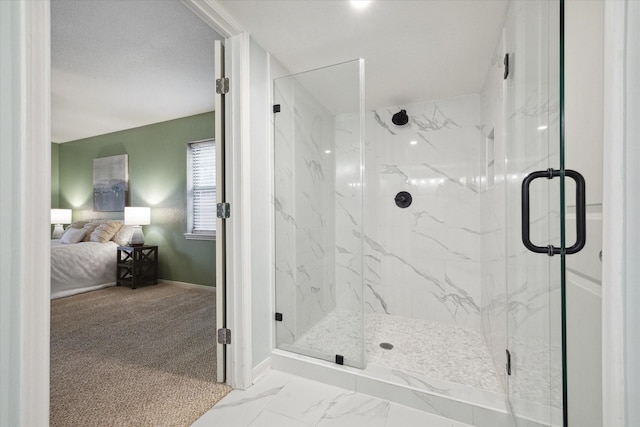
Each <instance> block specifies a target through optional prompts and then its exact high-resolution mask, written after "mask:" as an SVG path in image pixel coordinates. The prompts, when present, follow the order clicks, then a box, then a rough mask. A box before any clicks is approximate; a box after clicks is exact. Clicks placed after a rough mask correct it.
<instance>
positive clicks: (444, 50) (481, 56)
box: [218, 0, 509, 108]
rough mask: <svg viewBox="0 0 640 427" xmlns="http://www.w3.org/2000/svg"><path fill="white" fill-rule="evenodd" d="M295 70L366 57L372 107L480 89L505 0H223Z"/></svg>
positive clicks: (263, 43)
mask: <svg viewBox="0 0 640 427" xmlns="http://www.w3.org/2000/svg"><path fill="white" fill-rule="evenodd" d="M218 3H220V4H221V5H222V6H223V7H224V8H225V9H226V10H227V11H228V12H229V13H230V14H231V15H232V16H233V17H234V18H235V19H236V20H237V21H238V23H239V24H240V25H241V26H242V27H243V28H244V29H245V30H247V31H248V32H250V33H251V35H252V37H253V38H254V40H256V42H258V43H259V44H260V45H261V46H262V47H264V48H265V49H266V50H267V51H269V52H271V54H272V55H273V56H274V57H275V58H277V59H278V60H279V61H280V62H281V63H282V65H284V66H285V67H286V68H287V69H288V71H290V72H291V73H299V72H302V71H307V70H311V69H315V68H319V67H324V66H327V65H331V64H336V63H341V62H345V61H349V60H352V59H356V58H364V59H365V70H366V71H365V75H366V76H365V82H366V92H365V100H366V105H367V107H368V108H378V107H384V106H393V105H402V104H407V103H410V102H416V101H425V100H435V99H440V98H443V97H448V96H454V95H463V94H470V93H478V92H479V91H480V89H481V88H482V85H483V83H484V79H485V76H486V73H487V70H488V68H489V66H490V62H491V59H492V56H493V53H494V52H495V48H496V44H497V42H498V39H499V36H500V32H501V28H502V22H503V21H504V18H505V15H506V12H507V8H508V5H509V2H508V0H440V1H438V0H414V1H410V0H372V1H371V2H369V5H368V6H367V7H366V8H364V9H356V8H354V7H353V6H352V4H351V2H350V1H349V0H298V1H293V0H219V1H218Z"/></svg>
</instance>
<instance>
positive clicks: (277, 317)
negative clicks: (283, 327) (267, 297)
mask: <svg viewBox="0 0 640 427" xmlns="http://www.w3.org/2000/svg"><path fill="white" fill-rule="evenodd" d="M276 322H282V313H276Z"/></svg>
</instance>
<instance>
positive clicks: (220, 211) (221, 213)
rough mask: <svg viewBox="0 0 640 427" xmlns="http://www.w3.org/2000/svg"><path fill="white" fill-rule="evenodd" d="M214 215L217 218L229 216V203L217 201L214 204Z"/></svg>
mask: <svg viewBox="0 0 640 427" xmlns="http://www.w3.org/2000/svg"><path fill="white" fill-rule="evenodd" d="M216 211H217V212H216V216H217V217H218V218H222V219H227V218H231V205H230V204H229V203H218V204H217V205H216Z"/></svg>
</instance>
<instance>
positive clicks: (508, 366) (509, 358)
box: [505, 350, 511, 375]
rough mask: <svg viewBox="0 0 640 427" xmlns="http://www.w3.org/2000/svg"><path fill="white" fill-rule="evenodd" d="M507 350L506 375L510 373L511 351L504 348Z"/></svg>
mask: <svg viewBox="0 0 640 427" xmlns="http://www.w3.org/2000/svg"><path fill="white" fill-rule="evenodd" d="M505 351H506V352H507V366H506V368H507V375H511V353H510V352H509V350H505Z"/></svg>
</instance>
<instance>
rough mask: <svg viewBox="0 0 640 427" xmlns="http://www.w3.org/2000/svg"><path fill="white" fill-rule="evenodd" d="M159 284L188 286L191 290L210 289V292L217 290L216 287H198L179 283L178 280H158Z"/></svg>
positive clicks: (192, 284)
mask: <svg viewBox="0 0 640 427" xmlns="http://www.w3.org/2000/svg"><path fill="white" fill-rule="evenodd" d="M158 283H164V284H166V285H177V286H186V287H190V288H199V289H208V290H210V291H214V292H215V290H216V287H215V286H207V285H198V284H196V283H188V282H178V281H177V280H166V279H158Z"/></svg>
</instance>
